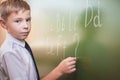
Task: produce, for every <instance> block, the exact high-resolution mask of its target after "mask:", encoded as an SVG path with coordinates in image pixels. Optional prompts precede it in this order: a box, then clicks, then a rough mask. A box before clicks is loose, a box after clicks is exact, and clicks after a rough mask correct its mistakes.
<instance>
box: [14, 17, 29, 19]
mask: <svg viewBox="0 0 120 80" xmlns="http://www.w3.org/2000/svg"><path fill="white" fill-rule="evenodd" d="M15 19H23V18H20V17H18V18H15ZM25 19H31V17H27V18H25Z"/></svg>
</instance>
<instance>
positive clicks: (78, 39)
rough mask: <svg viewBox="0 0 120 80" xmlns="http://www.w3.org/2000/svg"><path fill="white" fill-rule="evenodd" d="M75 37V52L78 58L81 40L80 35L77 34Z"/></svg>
mask: <svg viewBox="0 0 120 80" xmlns="http://www.w3.org/2000/svg"><path fill="white" fill-rule="evenodd" d="M73 37H74V38H73V41H74V42H75V43H76V44H75V51H74V52H75V57H77V50H78V47H79V43H80V38H79V35H78V34H77V33H75V34H74V36H73Z"/></svg>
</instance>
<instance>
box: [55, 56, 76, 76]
mask: <svg viewBox="0 0 120 80" xmlns="http://www.w3.org/2000/svg"><path fill="white" fill-rule="evenodd" d="M57 70H58V71H59V72H60V73H61V74H62V75H63V74H66V73H72V72H74V71H76V58H75V57H68V58H66V59H64V60H62V61H61V62H60V64H59V65H58V66H57Z"/></svg>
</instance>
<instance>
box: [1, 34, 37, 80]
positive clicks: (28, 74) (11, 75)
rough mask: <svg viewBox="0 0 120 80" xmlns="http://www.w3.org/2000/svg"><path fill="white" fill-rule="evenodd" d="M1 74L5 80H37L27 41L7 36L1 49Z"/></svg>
mask: <svg viewBox="0 0 120 80" xmlns="http://www.w3.org/2000/svg"><path fill="white" fill-rule="evenodd" d="M0 74H2V77H3V78H4V79H3V80H37V77H36V71H35V67H34V63H33V60H32V58H31V56H30V53H29V52H28V51H27V49H26V48H25V41H19V40H17V39H15V38H14V37H12V36H11V35H10V34H8V35H7V38H6V40H5V41H4V43H3V44H2V46H1V48H0ZM2 77H1V78H0V80H2Z"/></svg>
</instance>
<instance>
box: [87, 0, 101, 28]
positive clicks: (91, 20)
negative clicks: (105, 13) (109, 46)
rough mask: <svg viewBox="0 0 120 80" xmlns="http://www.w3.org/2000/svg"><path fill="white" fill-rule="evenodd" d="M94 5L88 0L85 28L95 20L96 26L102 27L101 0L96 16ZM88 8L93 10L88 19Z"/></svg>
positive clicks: (98, 2) (98, 3)
mask: <svg viewBox="0 0 120 80" xmlns="http://www.w3.org/2000/svg"><path fill="white" fill-rule="evenodd" d="M93 8H94V7H93V6H92V5H90V4H89V0H87V7H86V13H85V28H86V27H88V26H89V24H90V23H92V22H93V24H94V27H101V26H102V25H101V19H100V16H101V15H100V1H99V0H98V1H97V8H98V9H97V15H95V16H94V10H93ZM88 10H91V16H90V15H89V16H90V19H89V20H88Z"/></svg>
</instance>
